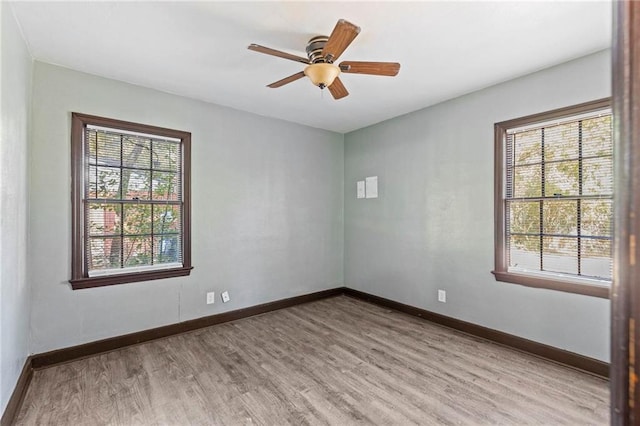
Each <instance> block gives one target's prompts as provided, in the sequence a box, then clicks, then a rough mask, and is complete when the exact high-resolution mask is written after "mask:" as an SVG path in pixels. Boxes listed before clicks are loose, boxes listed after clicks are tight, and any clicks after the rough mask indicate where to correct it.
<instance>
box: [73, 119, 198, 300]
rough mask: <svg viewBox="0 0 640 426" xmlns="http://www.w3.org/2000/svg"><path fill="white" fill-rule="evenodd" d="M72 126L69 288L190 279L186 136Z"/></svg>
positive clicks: (117, 126) (108, 124)
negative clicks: (70, 268)
mask: <svg viewBox="0 0 640 426" xmlns="http://www.w3.org/2000/svg"><path fill="white" fill-rule="evenodd" d="M72 121H73V125H72V127H73V128H72V155H73V203H74V206H73V212H74V215H73V219H74V220H73V222H74V223H73V228H74V229H73V260H72V266H73V270H72V279H71V283H72V285H73V287H74V288H85V287H94V286H100V285H110V284H120V283H125V282H134V281H143V280H151V279H158V278H166V277H173V276H180V275H188V274H189V271H190V269H191V264H190V247H189V244H190V238H189V230H190V229H189V223H190V221H189V217H190V211H189V206H190V203H189V159H190V139H191V135H190V133H187V132H181V131H176V130H170V129H163V128H159V127H152V126H146V125H139V124H135V123H129V122H123V121H118V120H111V119H105V118H101V117H92V116H87V115H82V114H76V113H74V114H73V119H72Z"/></svg>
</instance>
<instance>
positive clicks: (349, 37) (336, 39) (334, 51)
mask: <svg viewBox="0 0 640 426" xmlns="http://www.w3.org/2000/svg"><path fill="white" fill-rule="evenodd" d="M359 32H360V27H359V26H357V25H354V24H352V23H351V22H347V21H345V20H344V19H340V20H339V21H338V23H337V24H336V26H335V28H334V29H333V32H332V33H331V35H330V36H329V40H327V44H325V45H324V49H322V56H323V57H324V58H325V60H326V61H327V62H333V61H335V60H337V59H338V57H339V56H340V55H342V52H344V51H345V49H346V48H347V47H349V45H350V44H351V42H352V41H353V40H354V39H355V38H356V36H357V35H358V33H359Z"/></svg>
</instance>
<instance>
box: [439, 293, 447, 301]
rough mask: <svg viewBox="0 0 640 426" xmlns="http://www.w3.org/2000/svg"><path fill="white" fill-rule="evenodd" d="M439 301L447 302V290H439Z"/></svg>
mask: <svg viewBox="0 0 640 426" xmlns="http://www.w3.org/2000/svg"><path fill="white" fill-rule="evenodd" d="M438 302H442V303H447V292H446V291H444V290H438Z"/></svg>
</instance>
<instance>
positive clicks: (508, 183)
mask: <svg viewBox="0 0 640 426" xmlns="http://www.w3.org/2000/svg"><path fill="white" fill-rule="evenodd" d="M607 115H608V116H610V115H611V114H610V113H608V114H602V113H600V114H598V115H589V116H585V117H581V118H580V119H577V120H576V119H575V118H574V117H569V118H566V119H564V120H556V121H555V122H554V123H553V125H554V126H555V125H562V124H565V123H571V122H576V121H577V122H578V141H577V142H578V158H577V160H578V174H579V176H578V194H577V195H573V196H562V195H560V196H557V195H554V196H547V195H546V181H545V173H546V170H545V169H546V167H545V165H546V164H549V163H567V162H570V161H575V160H576V159H575V158H562V159H554V160H550V161H549V162H548V163H547V161H545V160H546V159H545V153H546V151H545V127H540V129H539V130H540V139H541V143H540V151H541V152H540V158H541V160H540V161H536V162H531V163H519V164H516V163H517V161H516V153H517V151H518V150H517V148H518V145H517V134H518V133H519V132H517V131H513V130H511V129H507V130H506V132H505V136H506V137H505V145H506V149H505V163H506V164H505V166H506V167H505V189H504V191H505V198H504V212H505V214H504V223H505V237H506V238H505V239H504V244H505V249H506V251H505V255H506V262H507V264H506V266H507V270H510V269H512V244H511V239H512V238H511V237H512V236H522V237H534V236H535V237H538V238H539V260H540V262H539V263H540V266H539V269H538V270H534V271H536V272H552V273H555V272H556V271H548V270H545V265H544V256H545V248H544V241H545V238H549V237H556V238H567V239H569V238H574V239H576V243H577V252H576V262H577V265H576V266H577V274H566V273H561V274H563V275H570V276H576V277H579V278H587V279H593V278H595V279H607V280H610V277H611V269H612V268H611V261H610V263H609V276H608V277H601V276H594V275H584V274H582V258H581V257H582V255H583V253H582V251H583V250H582V240H583V239H587V240H606V241H611V240H612V237H611V234H609V236H592V235H583V233H582V223H581V221H582V212H581V208H582V200H584V199H604V200H612V198H613V194H597V195H593V194H590V195H587V196H585V195H584V194H583V185H584V177H583V171H584V160H585V159H594V158H598V159H600V158H608V159H610V160H611V159H612V153H608V154H604V155H589V156H587V157H584V156H583V143H582V142H583V141H582V127H583V126H582V123H583V121H585V120H589V119H593V118H600V117H602V116H607ZM609 128H610V127H609ZM532 130H536V129H535V128H534V127H532V126H528V127H527V129H526V131H527V132H531V131H532ZM533 165H540V175H541V182H540V184H541V188H540V191H541V195H542V196H541V197H517V198H516V197H513V194H514V192H515V188H516V186H517V182H516V181H515V177H514V171H515V169H516V168H518V167H524V166H533ZM524 200H531V201H536V200H537V201H538V202H539V203H540V206H539V213H538V215H539V224H540V225H539V232H538V233H518V232H514V233H512V232H511V221H510V218H511V203H512V202H514V201H524ZM552 200H563V201H564V200H575V201H576V230H577V235H570V234H550V233H545V229H544V203H545V201H552ZM612 219H613V218H612V211H610V214H609V221H612ZM608 229H609V232H610V231H611V226H609V228H608ZM609 246H611V244H609ZM558 273H560V272H558Z"/></svg>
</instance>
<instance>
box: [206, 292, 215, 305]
mask: <svg viewBox="0 0 640 426" xmlns="http://www.w3.org/2000/svg"><path fill="white" fill-rule="evenodd" d="M212 303H216V292H215V291H210V292H208V293H207V305H211V304H212Z"/></svg>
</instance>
